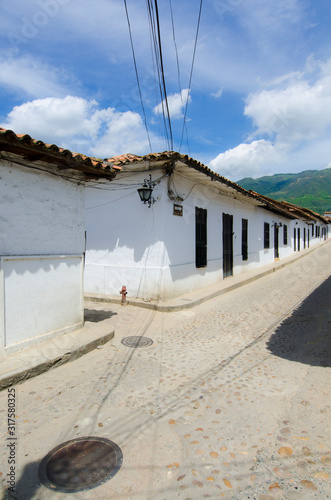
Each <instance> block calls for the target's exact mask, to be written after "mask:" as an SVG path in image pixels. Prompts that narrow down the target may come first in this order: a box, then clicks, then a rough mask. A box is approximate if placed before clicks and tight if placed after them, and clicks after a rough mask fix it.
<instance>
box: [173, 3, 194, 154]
mask: <svg viewBox="0 0 331 500" xmlns="http://www.w3.org/2000/svg"><path fill="white" fill-rule="evenodd" d="M169 6H170V15H171V25H172V38H173V41H174V46H175V53H176V62H177V78H178V86H179V93H180V98H181V101H182V105H183V107H184V101H183V97H182V84H181V81H180V68H179V57H178V49H177V42H176V34H175V23H174V15H173V9H172V2H171V0H169ZM185 130H186V140H187V148H188V151H189V152H190V146H189V143H188V131H187V126H186V123H185Z"/></svg>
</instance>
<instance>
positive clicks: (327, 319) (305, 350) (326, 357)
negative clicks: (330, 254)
mask: <svg viewBox="0 0 331 500" xmlns="http://www.w3.org/2000/svg"><path fill="white" fill-rule="evenodd" d="M267 348H268V349H269V351H270V352H271V353H272V354H273V355H275V356H279V357H281V358H285V359H288V360H290V361H296V362H298V363H304V364H308V365H311V366H325V367H326V366H331V276H330V277H329V278H328V279H326V280H325V281H324V282H323V283H322V285H320V286H319V287H318V288H316V290H314V291H313V292H312V293H311V294H310V295H309V296H308V297H307V298H306V299H305V300H304V301H303V302H302V303H301V305H300V306H299V307H298V308H297V309H295V311H293V313H292V314H291V316H290V317H288V318H286V319H285V320H284V321H283V323H282V324H281V325H280V326H279V327H278V328H277V330H276V331H275V333H274V334H273V335H272V336H271V337H270V340H269V342H268V343H267Z"/></svg>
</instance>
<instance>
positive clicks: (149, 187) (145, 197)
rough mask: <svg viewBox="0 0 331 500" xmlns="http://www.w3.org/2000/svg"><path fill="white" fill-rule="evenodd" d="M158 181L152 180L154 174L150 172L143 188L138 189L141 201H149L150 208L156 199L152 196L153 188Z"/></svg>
mask: <svg viewBox="0 0 331 500" xmlns="http://www.w3.org/2000/svg"><path fill="white" fill-rule="evenodd" d="M156 184H157V183H156V182H153V181H152V176H151V174H149V179H144V184H143V186H142V187H141V188H139V189H137V191H138V193H139V196H140V199H141V201H142V202H143V203H144V204H146V203H148V208H150V207H151V205H153V204H154V203H155V202H156V200H155V199H154V198H153V197H152V192H153V188H154V187H155V186H156Z"/></svg>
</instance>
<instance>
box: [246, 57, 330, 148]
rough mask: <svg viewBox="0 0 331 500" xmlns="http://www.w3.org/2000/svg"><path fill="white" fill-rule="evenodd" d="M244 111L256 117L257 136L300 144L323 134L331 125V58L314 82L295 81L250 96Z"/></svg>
mask: <svg viewBox="0 0 331 500" xmlns="http://www.w3.org/2000/svg"><path fill="white" fill-rule="evenodd" d="M244 114H245V115H246V116H248V117H250V118H251V119H252V120H253V123H254V125H255V126H256V127H257V130H256V132H255V134H254V135H258V134H267V135H269V136H272V135H275V137H276V140H277V141H281V142H289V143H300V142H301V141H305V140H312V139H315V138H317V137H320V136H321V135H322V134H323V133H325V132H326V129H327V128H328V127H329V126H330V125H331V60H329V61H328V62H327V63H326V64H323V65H321V68H320V75H319V78H318V79H317V80H316V81H315V83H313V84H310V83H309V82H308V81H304V80H299V81H298V80H296V81H291V82H290V83H289V84H288V86H287V87H286V88H282V89H273V90H263V91H262V92H258V93H254V94H251V95H249V96H248V98H247V100H246V106H245V112H244Z"/></svg>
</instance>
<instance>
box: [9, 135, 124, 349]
mask: <svg viewBox="0 0 331 500" xmlns="http://www.w3.org/2000/svg"><path fill="white" fill-rule="evenodd" d="M114 175H115V170H114V169H112V168H110V167H109V166H108V165H104V164H103V163H100V162H99V161H96V160H95V159H91V158H87V157H83V156H81V155H76V154H72V153H71V152H70V151H67V150H63V149H59V148H58V147H56V146H55V145H46V144H44V143H43V142H41V141H35V140H33V139H31V137H29V136H28V135H16V134H15V133H14V132H12V131H10V130H4V129H0V350H1V353H2V354H8V353H10V352H13V351H16V350H20V349H23V348H25V347H27V346H30V345H33V344H36V343H39V342H41V341H43V340H46V339H47V338H50V337H53V336H56V335H60V334H61V333H64V332H68V331H71V330H74V329H78V328H80V327H81V326H82V325H83V322H84V308H83V272H84V250H85V224H84V197H85V189H84V183H85V179H86V178H88V179H98V178H100V177H103V178H107V179H108V181H109V180H111V179H112V178H113V177H114Z"/></svg>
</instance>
